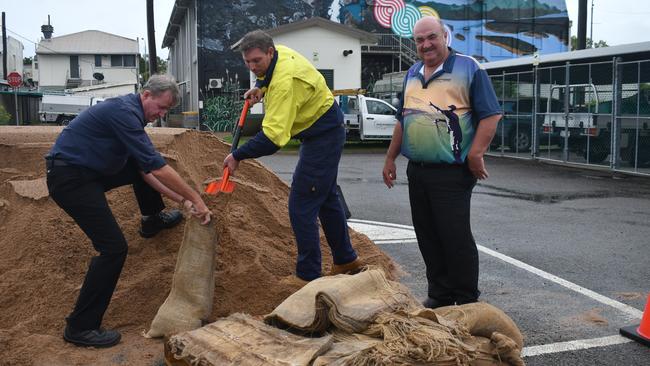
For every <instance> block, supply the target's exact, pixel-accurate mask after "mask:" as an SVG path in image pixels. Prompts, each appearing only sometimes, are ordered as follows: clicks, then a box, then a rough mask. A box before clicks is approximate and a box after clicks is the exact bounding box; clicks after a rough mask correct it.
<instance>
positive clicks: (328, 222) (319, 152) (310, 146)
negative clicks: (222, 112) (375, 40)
mask: <svg viewBox="0 0 650 366" xmlns="http://www.w3.org/2000/svg"><path fill="white" fill-rule="evenodd" d="M239 49H240V51H241V52H242V56H243V58H244V62H245V63H246V66H247V67H248V69H250V71H252V72H253V73H254V74H255V75H256V76H257V81H256V84H255V87H254V88H252V89H251V90H249V91H247V92H246V94H245V95H244V97H245V98H249V99H250V101H251V102H252V103H253V104H254V103H257V102H259V101H260V100H261V99H262V98H264V110H265V114H264V120H263V121H262V130H261V131H260V132H259V133H257V135H255V136H254V137H253V138H252V139H251V140H249V141H248V142H247V143H246V144H244V145H243V146H241V147H240V148H238V149H237V150H235V151H234V152H233V153H232V154H230V155H228V156H227V157H226V159H225V160H224V163H223V165H224V167H226V166H227V167H228V169H230V171H231V172H233V171H235V170H236V169H237V167H238V165H239V162H240V161H241V160H244V159H251V158H258V157H260V156H265V155H271V154H273V153H275V152H276V151H278V150H279V149H280V148H281V147H282V146H284V145H286V144H287V142H289V140H290V139H291V138H297V139H300V141H301V146H300V160H299V161H298V164H297V166H296V169H295V171H294V174H293V182H292V184H291V192H290V194H289V218H290V220H291V227H292V228H293V232H294V234H295V236H296V243H297V245H298V259H297V264H296V277H297V278H296V277H288V278H287V280H286V281H289V282H296V283H298V284H300V285H302V284H305V283H306V282H307V281H311V280H314V279H316V278H318V277H320V276H321V250H320V237H319V232H318V221H317V218H320V222H321V225H322V226H323V231H324V232H325V237H326V238H327V243H328V244H329V246H330V248H331V250H332V256H333V261H334V266H333V267H332V271H331V273H330V274H339V273H351V272H355V271H358V270H360V269H361V267H362V264H361V261H360V260H359V259H358V258H357V254H356V252H355V251H354V249H353V248H352V245H351V243H350V236H349V233H348V226H347V223H346V218H345V212H344V209H343V206H342V204H341V201H340V200H339V195H338V193H337V190H336V178H337V174H338V166H339V161H340V160H341V153H342V151H343V144H344V143H345V127H344V125H343V113H342V112H341V110H340V108H339V106H338V103H337V102H336V100H334V96H333V95H332V92H331V91H330V90H329V88H328V87H327V84H326V83H325V78H323V76H322V75H321V74H320V72H318V70H316V68H314V66H313V65H312V64H311V63H309V61H307V59H305V58H304V57H303V56H302V55H300V54H299V53H298V52H296V51H294V50H292V49H290V48H288V47H284V46H280V45H278V46H276V45H275V44H274V43H273V39H272V38H271V37H270V36H269V35H268V34H266V33H265V32H263V31H260V30H257V31H253V32H250V33H248V34H246V35H245V36H244V38H243V39H242V41H241V44H240V46H239Z"/></svg>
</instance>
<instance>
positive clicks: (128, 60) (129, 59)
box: [124, 55, 135, 67]
mask: <svg viewBox="0 0 650 366" xmlns="http://www.w3.org/2000/svg"><path fill="white" fill-rule="evenodd" d="M124 66H125V67H135V55H124Z"/></svg>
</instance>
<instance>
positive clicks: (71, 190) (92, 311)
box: [46, 160, 164, 330]
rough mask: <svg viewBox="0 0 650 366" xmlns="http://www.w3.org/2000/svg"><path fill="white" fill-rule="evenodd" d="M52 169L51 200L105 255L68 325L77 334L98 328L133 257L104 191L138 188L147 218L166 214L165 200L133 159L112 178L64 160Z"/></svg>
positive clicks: (94, 265) (95, 262) (94, 263)
mask: <svg viewBox="0 0 650 366" xmlns="http://www.w3.org/2000/svg"><path fill="white" fill-rule="evenodd" d="M46 166H47V188H48V190H49V192H50V196H51V197H52V199H53V200H54V202H56V203H57V205H59V207H61V208H62V209H63V210H64V211H65V212H66V213H67V214H68V215H70V217H72V218H73V219H74V221H75V222H76V223H77V225H79V227H80V228H81V230H83V232H84V233H85V234H86V235H87V236H88V238H89V239H90V241H91V242H92V244H93V247H94V248H95V250H96V251H97V252H99V255H98V256H95V257H93V258H92V259H91V260H90V265H89V266H88V272H87V273H86V277H85V279H84V282H83V285H82V287H81V291H80V292H79V297H78V299H77V303H76V305H75V307H74V310H73V311H72V313H71V314H70V315H69V316H68V317H67V319H66V320H67V321H68V324H69V325H70V326H71V327H73V328H74V329H77V330H88V329H97V328H99V326H100V325H101V323H102V318H103V317H104V313H105V312H106V309H107V308H108V304H109V303H110V301H111V297H112V296H113V291H114V290H115V286H116V284H117V280H118V279H119V277H120V273H121V272H122V266H123V265H124V261H125V260H126V254H127V243H126V239H125V238H124V234H123V233H122V230H121V229H120V227H119V226H118V224H117V222H116V221H115V217H114V216H113V212H112V211H111V209H110V207H109V206H108V202H107V201H106V195H105V193H104V192H106V191H108V190H110V189H113V188H116V187H120V186H123V185H127V184H132V185H133V191H134V192H135V196H136V199H137V201H138V205H139V206H140V212H141V213H142V215H154V214H156V213H158V212H160V211H162V209H163V208H164V204H163V201H162V197H161V196H160V194H159V193H158V192H157V191H155V190H154V189H153V188H152V187H151V186H149V185H148V184H147V183H146V182H145V181H144V180H143V179H142V177H141V175H140V172H139V169H138V167H137V165H136V164H135V162H134V161H132V160H129V161H128V162H127V164H126V165H125V166H124V168H123V169H122V170H121V171H120V172H118V173H117V174H115V175H111V176H102V175H101V174H99V173H97V172H95V171H93V170H90V169H87V168H83V167H79V166H71V165H64V163H62V162H61V161H58V160H47V161H46Z"/></svg>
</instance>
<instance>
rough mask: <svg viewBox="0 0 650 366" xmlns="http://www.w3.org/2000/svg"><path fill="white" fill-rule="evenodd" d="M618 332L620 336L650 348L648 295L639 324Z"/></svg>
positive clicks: (649, 304) (649, 303)
mask: <svg viewBox="0 0 650 366" xmlns="http://www.w3.org/2000/svg"><path fill="white" fill-rule="evenodd" d="M620 332H621V335H622V336H624V337H627V338H630V339H633V340H635V341H637V342H639V343H641V344H643V345H646V346H648V347H650V295H648V301H647V302H646V304H645V310H644V311H643V317H641V324H639V325H631V326H629V327H623V328H621V329H620Z"/></svg>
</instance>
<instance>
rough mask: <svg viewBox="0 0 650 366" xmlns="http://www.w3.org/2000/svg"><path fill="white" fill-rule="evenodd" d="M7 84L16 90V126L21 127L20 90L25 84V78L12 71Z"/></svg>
mask: <svg viewBox="0 0 650 366" xmlns="http://www.w3.org/2000/svg"><path fill="white" fill-rule="evenodd" d="M7 82H8V83H9V85H11V87H12V88H14V102H15V104H14V105H15V107H16V109H15V111H16V126H19V125H20V123H19V122H18V88H20V86H21V85H22V84H23V77H22V75H20V74H19V73H17V72H15V71H12V72H10V73H9V75H7Z"/></svg>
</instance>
